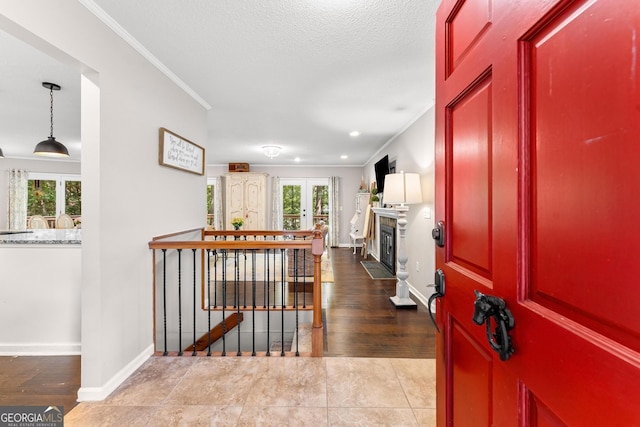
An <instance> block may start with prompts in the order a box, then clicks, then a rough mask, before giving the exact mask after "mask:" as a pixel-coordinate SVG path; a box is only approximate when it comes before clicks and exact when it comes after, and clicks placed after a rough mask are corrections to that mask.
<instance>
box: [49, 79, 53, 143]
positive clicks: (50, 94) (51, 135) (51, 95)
mask: <svg viewBox="0 0 640 427" xmlns="http://www.w3.org/2000/svg"><path fill="white" fill-rule="evenodd" d="M49 98H50V100H51V107H50V108H49V113H50V115H51V133H50V135H49V138H53V86H52V87H51V88H50V89H49Z"/></svg>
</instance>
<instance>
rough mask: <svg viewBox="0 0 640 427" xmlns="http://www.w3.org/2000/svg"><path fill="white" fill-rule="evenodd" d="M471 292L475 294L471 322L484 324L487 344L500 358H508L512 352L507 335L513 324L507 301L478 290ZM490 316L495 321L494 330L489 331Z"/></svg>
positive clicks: (509, 338) (479, 324)
mask: <svg viewBox="0 0 640 427" xmlns="http://www.w3.org/2000/svg"><path fill="white" fill-rule="evenodd" d="M473 292H474V294H475V295H476V300H475V302H474V303H473V306H474V311H473V322H474V323H475V324H476V325H478V326H482V324H483V323H485V324H486V331H487V340H488V341H489V345H490V346H491V348H492V349H494V350H495V351H496V352H497V353H498V354H499V355H500V360H502V361H504V360H508V359H509V358H510V357H511V355H512V354H513V352H514V349H513V347H512V346H511V337H510V336H509V331H510V330H511V329H513V326H514V320H513V316H512V315H511V311H510V310H509V309H508V308H507V303H506V302H505V301H504V300H503V299H501V298H498V297H494V296H492V295H485V294H483V293H482V292H480V291H478V290H474V291H473ZM492 317H493V318H494V319H495V323H496V328H495V331H494V332H491V318H492Z"/></svg>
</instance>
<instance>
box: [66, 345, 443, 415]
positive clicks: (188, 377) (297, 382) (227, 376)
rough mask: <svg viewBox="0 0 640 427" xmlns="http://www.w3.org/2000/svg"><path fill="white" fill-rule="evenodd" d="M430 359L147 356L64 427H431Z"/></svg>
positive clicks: (432, 378) (76, 410) (82, 406)
mask: <svg viewBox="0 0 640 427" xmlns="http://www.w3.org/2000/svg"><path fill="white" fill-rule="evenodd" d="M435 396H436V392H435V361H434V360H432V359H376V358H350V357H344V358H343V357H332V358H309V357H305V358H302V357H300V358H294V357H253V358H252V357H225V358H222V357H216V358H213V357H211V358H208V357H195V358H191V357H182V358H174V357H171V358H169V357H164V358H163V357H152V358H151V359H149V360H148V361H147V362H146V363H145V364H144V365H143V366H142V367H140V369H138V370H137V371H136V372H135V373H134V374H133V375H132V376H131V377H130V378H129V379H127V381H125V383H124V384H122V385H121V386H120V387H119V388H118V389H117V390H115V391H114V392H113V393H112V394H111V395H110V396H109V397H108V398H107V399H105V400H104V401H101V402H83V403H80V404H79V405H78V406H76V407H75V408H74V409H73V410H72V411H71V412H70V413H69V414H67V416H65V420H64V422H65V426H67V427H69V426H83V427H84V426H101V427H102V426H125V425H126V426H271V425H273V426H276V425H277V426H314V427H315V426H374V425H376V426H435V404H436V401H435Z"/></svg>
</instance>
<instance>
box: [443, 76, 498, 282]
mask: <svg viewBox="0 0 640 427" xmlns="http://www.w3.org/2000/svg"><path fill="white" fill-rule="evenodd" d="M447 118H448V122H449V123H448V124H447V127H448V128H449V129H451V130H450V133H449V135H448V138H447V140H448V142H449V144H451V145H450V146H449V150H448V151H449V152H450V153H451V157H452V159H451V167H450V169H451V183H450V187H449V188H450V194H451V197H450V198H449V200H450V203H451V205H450V206H449V216H450V220H449V223H450V224H452V226H451V231H452V232H451V236H450V239H449V243H450V246H449V247H450V250H451V259H450V261H451V262H453V263H456V264H459V265H460V266H461V267H463V268H466V269H469V270H471V271H473V272H475V273H477V274H480V275H481V276H483V277H485V278H487V279H491V223H492V218H491V187H490V185H489V183H490V181H491V78H490V76H486V77H485V78H483V79H482V80H481V81H480V82H479V83H478V84H476V85H475V86H474V87H472V88H470V89H469V90H467V91H466V93H465V94H464V96H462V97H461V98H460V99H458V100H456V102H455V104H453V105H451V106H449V108H448V114H447ZM453 141H455V144H453Z"/></svg>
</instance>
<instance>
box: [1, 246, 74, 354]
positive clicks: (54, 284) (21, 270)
mask: <svg viewBox="0 0 640 427" xmlns="http://www.w3.org/2000/svg"><path fill="white" fill-rule="evenodd" d="M80 257H81V248H80V245H31V244H22V243H20V244H2V245H0V271H1V272H2V283H1V285H0V287H1V289H2V292H0V324H2V325H4V326H3V327H2V328H0V354H1V355H12V356H14V355H20V354H26V355H33V354H37V355H46V354H79V353H80V287H81V280H80V277H81V268H80V263H81V261H80Z"/></svg>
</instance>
